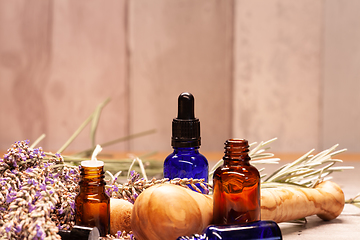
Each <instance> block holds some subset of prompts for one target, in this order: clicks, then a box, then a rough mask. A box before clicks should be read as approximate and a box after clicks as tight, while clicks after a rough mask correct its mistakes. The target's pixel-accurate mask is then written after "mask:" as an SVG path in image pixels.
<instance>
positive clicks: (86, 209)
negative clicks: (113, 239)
mask: <svg viewBox="0 0 360 240" xmlns="http://www.w3.org/2000/svg"><path fill="white" fill-rule="evenodd" d="M80 176H81V179H80V182H79V185H80V191H79V193H78V195H77V196H76V197H75V222H76V225H79V226H84V227H97V228H98V229H99V232H100V236H102V237H105V236H106V235H107V234H109V232H110V197H109V196H108V195H107V194H106V192H105V185H106V182H105V180H104V177H105V176H104V170H103V166H99V167H98V166H96V167H84V166H82V167H81V170H80Z"/></svg>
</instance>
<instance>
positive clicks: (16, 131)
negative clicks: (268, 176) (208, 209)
mask: <svg viewBox="0 0 360 240" xmlns="http://www.w3.org/2000/svg"><path fill="white" fill-rule="evenodd" d="M359 13H360V4H359V2H358V1H356V0H349V1H346V2H344V1H340V0H326V1H311V0H306V1H295V0H293V1H287V0H270V1H265V0H255V1H245V0H239V1H234V0H225V1H222V0H199V1H192V0H178V1H167V0H155V1H151V2H150V1H146V0H139V1H128V0H124V1H116V0H111V1H106V2H105V3H104V2H100V1H95V0H87V1H84V0H81V1H69V0H63V1H45V2H43V1H39V2H31V3H29V2H28V1H25V0H16V1H6V0H0V96H1V99H0V149H2V150H5V149H7V148H8V147H9V146H10V145H11V143H12V142H14V141H17V140H22V139H30V140H31V141H34V140H35V139H36V138H37V137H38V136H40V135H41V134H42V133H45V134H46V135H47V136H46V138H45V139H44V140H43V142H42V144H41V145H42V146H43V148H45V149H47V150H51V151H56V150H57V149H58V148H60V146H61V145H62V144H63V143H64V142H65V141H66V140H67V139H68V138H69V137H70V135H71V134H72V133H73V132H74V131H75V130H76V129H77V127H78V126H80V124H81V123H82V122H83V121H84V120H85V119H86V118H87V117H88V116H89V115H90V114H91V112H92V111H93V110H94V109H95V107H96V106H97V105H98V104H100V103H101V102H103V101H104V100H105V99H107V98H109V97H110V98H111V102H109V103H108V105H107V106H106V107H105V108H104V110H103V114H102V116H101V118H100V124H99V129H98V133H97V135H96V139H97V143H103V142H106V141H109V140H112V139H116V138H118V137H123V136H126V135H129V134H134V133H138V132H141V131H146V130H150V129H156V130H157V132H156V133H155V134H152V135H149V136H146V137H142V138H139V139H135V140H132V141H129V142H124V143H119V144H116V145H113V146H112V147H109V148H108V149H109V150H115V151H165V152H166V151H171V146H170V137H171V121H172V118H174V117H176V114H177V97H178V95H179V94H180V93H181V92H183V91H190V92H192V93H193V94H194V96H195V105H196V106H195V110H196V116H197V117H198V118H199V119H200V121H201V133H202V147H201V149H202V150H203V151H222V149H223V142H224V141H225V140H226V139H227V138H231V137H241V138H247V139H248V140H249V141H250V142H253V141H262V140H268V139H270V138H273V137H278V140H277V141H276V142H275V143H274V144H273V145H272V149H273V151H275V152H305V151H308V150H310V149H312V148H316V149H317V150H322V149H324V148H328V147H330V146H332V145H333V144H336V143H340V147H341V148H348V151H349V152H360V145H359V142H360V141H359V140H360V139H359V138H360V126H359V120H360V108H359V107H360V94H359V92H360V81H359V79H358V76H359V71H360V70H359V69H360V66H359V65H360V54H359V53H360V41H359V38H360V26H359V25H360V17H359V16H360V14H359ZM89 132H90V129H89V127H87V128H86V129H85V130H84V132H83V133H82V134H81V135H80V136H79V137H78V138H77V139H76V140H75V141H74V143H73V144H72V145H71V146H70V147H69V150H70V151H78V150H83V149H85V148H88V147H90V146H91V141H90V138H89Z"/></svg>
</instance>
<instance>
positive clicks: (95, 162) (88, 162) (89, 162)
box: [81, 145, 104, 167]
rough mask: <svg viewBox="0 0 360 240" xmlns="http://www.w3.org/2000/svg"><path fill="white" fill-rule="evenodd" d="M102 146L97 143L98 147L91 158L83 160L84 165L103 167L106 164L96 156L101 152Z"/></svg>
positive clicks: (82, 164)
mask: <svg viewBox="0 0 360 240" xmlns="http://www.w3.org/2000/svg"><path fill="white" fill-rule="evenodd" d="M101 150H102V148H101V146H100V145H96V148H95V150H94V152H93V154H92V156H91V160H86V161H81V166H82V167H102V166H104V162H103V161H98V160H97V158H96V156H97V155H98V154H99V153H100V152H101Z"/></svg>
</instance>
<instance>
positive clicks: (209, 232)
mask: <svg viewBox="0 0 360 240" xmlns="http://www.w3.org/2000/svg"><path fill="white" fill-rule="evenodd" d="M239 239H241V240H256V239H265V240H266V239H267V240H281V239H282V234H281V230H280V228H279V226H278V225H277V224H276V222H274V221H256V222H251V223H244V224H239V225H211V226H209V227H207V228H206V230H205V231H204V233H203V234H201V235H198V234H196V235H193V236H190V237H187V236H183V237H179V238H178V239H177V240H239Z"/></svg>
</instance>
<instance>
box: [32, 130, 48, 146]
mask: <svg viewBox="0 0 360 240" xmlns="http://www.w3.org/2000/svg"><path fill="white" fill-rule="evenodd" d="M45 136H46V135H45V133H43V134H41V136H40V137H38V138H37V139H36V140H35V141H34V143H33V144H31V146H30V148H34V147H35V146H36V145H37V144H38V143H39V142H41V141H42V140H43V139H44V138H45Z"/></svg>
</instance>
